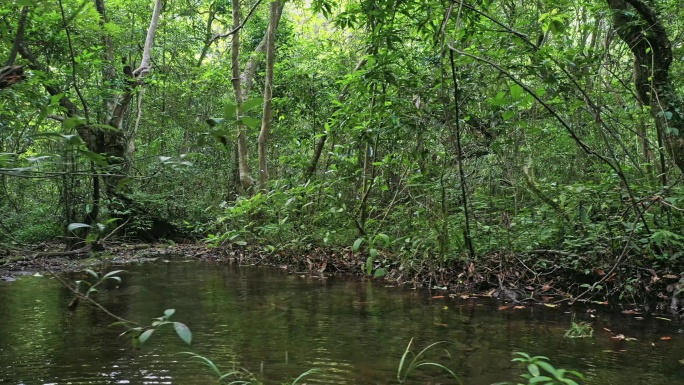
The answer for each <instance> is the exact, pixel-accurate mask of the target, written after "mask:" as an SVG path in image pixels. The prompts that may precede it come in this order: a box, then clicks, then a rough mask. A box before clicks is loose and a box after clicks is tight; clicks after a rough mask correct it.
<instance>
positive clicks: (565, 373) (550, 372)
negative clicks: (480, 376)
mask: <svg viewBox="0 0 684 385" xmlns="http://www.w3.org/2000/svg"><path fill="white" fill-rule="evenodd" d="M515 354H516V355H517V356H518V357H516V358H514V359H513V361H514V362H520V363H522V364H524V365H526V367H527V373H525V374H522V375H520V377H522V378H524V379H526V380H527V382H525V383H521V382H519V383H517V384H515V385H533V384H536V385H578V384H579V383H578V382H577V381H576V380H575V379H572V378H569V377H575V378H576V379H578V380H584V376H583V375H582V374H581V373H579V372H575V371H570V370H565V369H556V368H554V367H553V365H551V364H550V363H548V362H547V361H548V360H549V359H548V358H547V357H544V356H534V357H533V356H530V355H529V354H527V353H523V352H516V353H515ZM494 385H513V383H512V382H499V383H496V384H494Z"/></svg>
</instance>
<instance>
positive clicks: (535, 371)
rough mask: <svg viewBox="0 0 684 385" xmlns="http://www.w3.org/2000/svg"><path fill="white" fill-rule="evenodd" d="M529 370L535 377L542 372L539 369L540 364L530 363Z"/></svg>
mask: <svg viewBox="0 0 684 385" xmlns="http://www.w3.org/2000/svg"><path fill="white" fill-rule="evenodd" d="M527 371H528V372H530V374H531V375H532V376H534V377H538V376H539V374H541V372H540V371H539V366H537V364H529V365H527Z"/></svg>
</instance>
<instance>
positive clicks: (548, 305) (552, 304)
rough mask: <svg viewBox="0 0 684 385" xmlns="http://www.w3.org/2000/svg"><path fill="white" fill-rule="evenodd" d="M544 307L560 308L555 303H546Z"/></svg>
mask: <svg viewBox="0 0 684 385" xmlns="http://www.w3.org/2000/svg"><path fill="white" fill-rule="evenodd" d="M544 306H546V307H558V304H555V303H545V304H544Z"/></svg>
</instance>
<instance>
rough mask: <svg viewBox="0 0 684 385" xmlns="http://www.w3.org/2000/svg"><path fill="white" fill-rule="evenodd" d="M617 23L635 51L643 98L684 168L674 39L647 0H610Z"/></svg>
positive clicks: (683, 129)
mask: <svg viewBox="0 0 684 385" xmlns="http://www.w3.org/2000/svg"><path fill="white" fill-rule="evenodd" d="M606 1H607V3H608V6H609V7H610V9H611V10H612V11H613V25H614V27H615V30H616V31H617V34H618V35H619V36H620V38H621V39H622V41H624V42H625V44H627V46H628V47H629V49H630V50H631V51H632V53H633V54H634V83H635V86H636V89H637V95H638V97H639V99H640V102H641V103H643V104H644V105H646V106H649V107H650V112H651V116H653V119H654V120H655V123H656V127H657V129H658V132H659V134H660V135H661V136H662V137H663V139H664V145H665V147H666V149H667V151H668V153H669V154H670V156H671V157H672V159H673V161H674V163H675V164H676V165H677V167H679V169H680V170H682V171H684V103H683V102H682V99H681V98H680V97H679V95H677V93H676V90H675V87H674V84H673V83H672V80H671V79H670V74H669V70H670V65H671V64H672V43H671V42H670V39H669V38H668V36H667V31H666V30H665V27H664V26H663V24H662V23H661V21H660V19H659V17H658V13H657V12H656V10H655V9H654V7H653V6H652V5H649V4H647V3H646V2H644V1H643V0H606Z"/></svg>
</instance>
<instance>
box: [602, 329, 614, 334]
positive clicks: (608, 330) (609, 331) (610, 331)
mask: <svg viewBox="0 0 684 385" xmlns="http://www.w3.org/2000/svg"><path fill="white" fill-rule="evenodd" d="M603 330H605V331H607V332H608V333H612V332H613V331H612V330H610V329H608V328H603Z"/></svg>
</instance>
